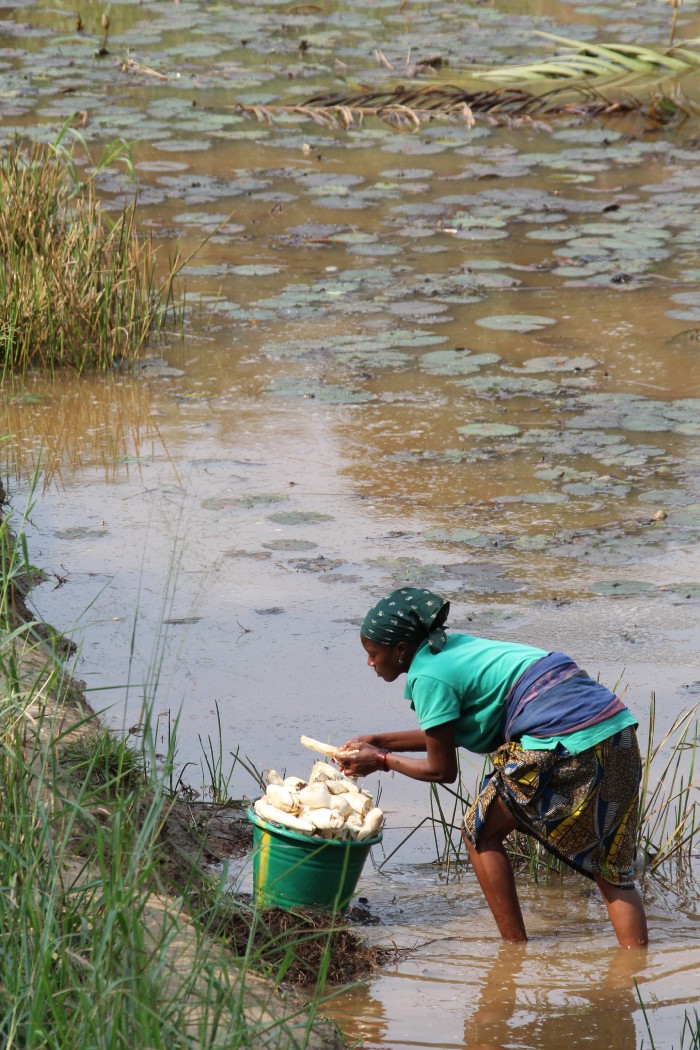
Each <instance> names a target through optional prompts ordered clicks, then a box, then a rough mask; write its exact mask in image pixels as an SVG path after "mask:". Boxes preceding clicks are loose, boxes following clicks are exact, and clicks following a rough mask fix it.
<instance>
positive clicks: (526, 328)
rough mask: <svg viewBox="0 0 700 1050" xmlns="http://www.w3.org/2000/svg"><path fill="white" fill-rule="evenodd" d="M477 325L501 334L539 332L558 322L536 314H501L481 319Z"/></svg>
mask: <svg viewBox="0 0 700 1050" xmlns="http://www.w3.org/2000/svg"><path fill="white" fill-rule="evenodd" d="M476 323H477V324H478V325H480V326H481V328H493V329H495V330H496V331H499V332H539V331H540V330H541V329H542V328H547V327H548V326H549V325H553V324H556V323H557V322H556V321H555V319H554V318H553V317H539V316H537V315H536V314H501V315H500V316H493V317H480V318H478V319H477V321H476Z"/></svg>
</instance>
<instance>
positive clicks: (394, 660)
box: [360, 635, 407, 682]
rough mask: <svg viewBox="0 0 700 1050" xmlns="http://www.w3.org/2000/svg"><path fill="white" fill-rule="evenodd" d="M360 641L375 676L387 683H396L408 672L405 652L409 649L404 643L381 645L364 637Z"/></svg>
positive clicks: (368, 664)
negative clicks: (401, 675) (400, 676)
mask: <svg viewBox="0 0 700 1050" xmlns="http://www.w3.org/2000/svg"><path fill="white" fill-rule="evenodd" d="M360 641H361V642H362V647H363V649H364V650H365V652H366V653H367V666H368V667H373V668H374V672H375V674H378V675H379V677H380V678H383V679H384V681H385V682H394V681H395V680H396V679H397V678H398V677H399V675H400V674H402V673H403V672H404V671H405V670H406V663H405V658H406V654H405V651H404V650H405V649H406V648H407V647H406V645H405V643H404V642H399V644H398V645H379V644H378V643H377V642H371V641H370V640H369V638H365V637H364V636H362V635H361V636H360ZM402 658H403V659H402Z"/></svg>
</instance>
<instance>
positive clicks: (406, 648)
mask: <svg viewBox="0 0 700 1050" xmlns="http://www.w3.org/2000/svg"><path fill="white" fill-rule="evenodd" d="M396 652H397V653H398V656H399V666H401V667H403V666H404V665H405V664H406V663H408V662H409V661H410V658H411V647H410V645H409V644H408V642H397V644H396Z"/></svg>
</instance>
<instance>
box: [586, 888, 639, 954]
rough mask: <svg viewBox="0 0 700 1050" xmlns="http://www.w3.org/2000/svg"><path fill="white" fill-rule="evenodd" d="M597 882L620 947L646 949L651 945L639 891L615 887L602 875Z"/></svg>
mask: <svg viewBox="0 0 700 1050" xmlns="http://www.w3.org/2000/svg"><path fill="white" fill-rule="evenodd" d="M595 881H596V882H597V883H598V888H599V890H600V892H601V893H602V895H603V900H604V901H605V907H606V908H607V909H608V915H609V916H610V922H611V923H612V924H613V929H614V930H615V934H616V935H617V940H618V943H619V945H620V947H621V948H644V947H645V946H646V945H647V944H648V943H649V935H648V933H647V917H646V914H645V912H644V904H643V903H642V898H641V896H640V895H639V891H638V890H635V889H631V890H625V889H622V888H621V887H620V886H614V885H613V884H612V882H608V881H607V879H604V878H603V877H602V875H596V876H595Z"/></svg>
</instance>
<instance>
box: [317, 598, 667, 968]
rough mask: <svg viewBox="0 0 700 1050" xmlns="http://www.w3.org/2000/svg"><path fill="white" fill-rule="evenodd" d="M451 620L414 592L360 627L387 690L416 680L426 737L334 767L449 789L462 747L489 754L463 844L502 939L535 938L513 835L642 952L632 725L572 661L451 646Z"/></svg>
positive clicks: (367, 746) (409, 690)
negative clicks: (589, 896) (517, 873)
mask: <svg viewBox="0 0 700 1050" xmlns="http://www.w3.org/2000/svg"><path fill="white" fill-rule="evenodd" d="M449 609H450V603H449V602H447V601H445V600H444V598H441V597H440V596H439V595H436V594H433V593H432V592H431V591H428V590H418V589H415V588H411V587H404V588H401V589H400V590H397V591H394V592H393V593H392V594H390V595H388V597H386V598H384V599H382V601H380V602H378V604H377V605H375V606H374V607H373V608H372V609H370V611H369V613H368V614H367V616H366V617H365V620H364V623H363V625H362V629H361V642H362V645H363V647H364V649H365V651H366V653H367V663H368V665H369V666H370V667H372V668H374V671H375V673H376V674H377V675H379V677H380V678H383V679H384V681H385V682H393V681H395V680H396V679H397V678H398V677H399V676H400V675H402V674H406V675H407V683H406V688H405V693H404V695H405V697H406V699H408V700H410V701H411V707H412V708H413V709H414V710H415V712H416V715H417V716H418V723H419V725H420V729H415V730H400V731H398V732H385V733H372V734H370V735H368V736H361V737H355V738H353V739H352V740H348V741H347V742H346V743H345V744H344V745H343V748H342V749H341V751H340V753H339V754H338V755H337V758H336V761H337V762H338V763H339V765H340V766H341V768H342V769H343V771H344V772H345V773H348V774H351V775H356V776H359V775H366V774H367V773H373V772H374V771H375V770H384V771H387V770H392V771H393V772H396V773H402V774H403V775H404V776H408V777H411V778H412V779H414V780H425V781H429V782H436V783H441V784H445V783H452V782H453V781H454V780H455V779H456V776H457V757H456V747H457V746H462V747H466V748H467V749H468V750H470V751H475V752H477V753H480V754H491V755H492V760H493V764H494V772H493V773H491V774H490V775H489V776H487V777H486V778H485V780H484V783H483V784H482V786H481V791H480V793H479V796H478V797H477V799H476V800H475V802H474V804H473V805H472V806H471V808H470V809H469V811H468V812H467V814H466V816H465V818H464V829H463V832H462V834H463V837H464V841H465V843H466V846H467V850H468V852H469V858H470V861H471V863H472V865H473V868H474V871H475V872H476V876H477V878H478V880H479V884H480V886H481V888H482V890H483V892H484V896H485V897H486V901H487V903H488V905H489V907H490V909H491V912H492V913H493V917H494V919H495V920H496V924H497V926H498V929H499V932H500V934H501V936H502V938H503V939H504V940H506V941H525V940H527V934H526V932H525V925H524V923H523V917H522V913H521V911H520V903H519V901H518V896H517V893H516V889H515V879H514V876H513V869H512V866H511V863H510V860H509V859H508V856H507V854H506V851H505V848H504V846H503V840H504V839H505V837H506V836H507V835H508V834H509V833H510V832H511V831H514V830H516V829H517V830H518V831H521V832H525V833H526V834H529V835H533V836H534V837H535V838H537V839H539V841H540V842H542V844H543V845H544V846H545V847H546V848H547V849H548V850H550V851H551V852H552V853H554V854H555V855H556V856H558V857H560V858H561V859H562V860H564V861H565V862H566V863H567V864H569V865H570V866H571V867H573V868H574V869H575V870H577V871H579V872H581V873H582V874H583V875H586V876H587V877H588V878H591V879H593V880H594V881H595V882H596V883H597V885H598V887H599V889H600V891H601V893H602V896H603V900H604V901H605V905H606V907H607V910H608V915H609V916H610V920H611V922H612V924H613V927H614V929H615V933H616V935H617V939H618V942H619V943H620V945H621V946H622V947H625V948H633V947H640V946H642V945H646V944H647V926H646V917H645V914H644V906H643V904H642V900H641V897H640V895H639V893H638V891H637V890H636V889H635V887H634V882H633V878H634V866H635V853H636V849H635V841H636V831H637V819H638V802H639V781H640V772H641V762H640V757H639V748H638V746H637V741H636V735H635V725H636V722H635V719H634V716H633V715H632V714H631V713H630V712H629V711H628V710H627V708H626V707H625V705H624V704H623V703H622V701H621V700H620V699H619V697H617V696H615V694H614V693H611V692H610V691H609V690H608V689H606V688H605V687H604V686H602V685H600V684H599V683H597V682H594V681H593V680H592V679H591V678H589V677H588V675H587V674H586V673H585V672H584V671H582V670H581V669H580V668H578V667H577V666H576V664H575V663H574V662H573V661H572V660H571V659H570V658H569V657H568V656H565V655H564V654H563V653H547V652H546V651H545V650H544V649H536V648H533V647H532V646H528V645H518V644H517V643H514V642H498V641H491V640H489V639H485V638H476V637H474V636H472V635H468V634H459V633H455V634H451V635H450V636H449V637H448V636H447V635H446V633H445V630H444V626H445V621H446V620H447V615H448V613H449ZM407 751H413V752H422V753H424V756H425V757H419V758H413V757H407V756H406V755H405V754H404V752H407ZM346 752H347V753H346ZM350 752H352V754H350Z"/></svg>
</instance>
